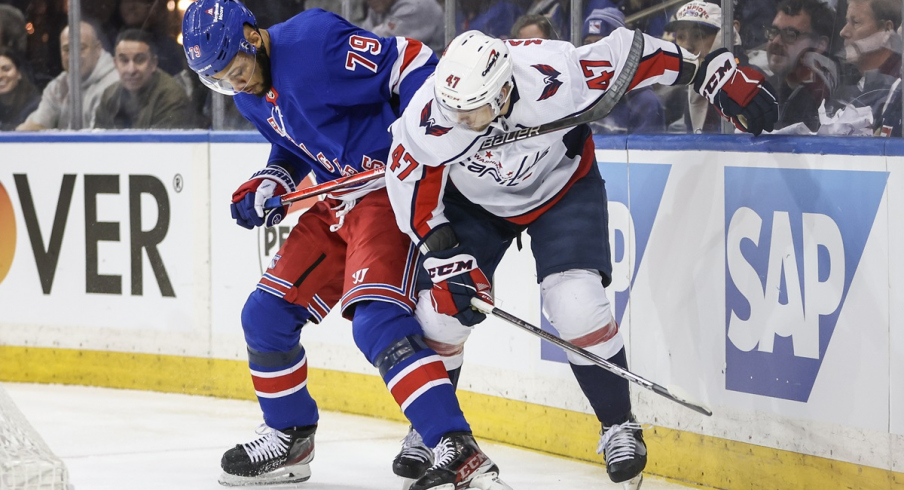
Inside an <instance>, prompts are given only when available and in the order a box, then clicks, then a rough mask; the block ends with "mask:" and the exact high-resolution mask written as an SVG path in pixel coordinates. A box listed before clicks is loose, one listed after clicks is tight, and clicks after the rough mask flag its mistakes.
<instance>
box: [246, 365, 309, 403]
mask: <svg viewBox="0 0 904 490" xmlns="http://www.w3.org/2000/svg"><path fill="white" fill-rule="evenodd" d="M251 380H252V382H253V383H254V391H257V392H260V393H270V394H273V393H279V392H281V391H286V390H289V389H292V388H295V387H296V386H300V385H301V384H302V383H304V382H305V381H307V380H308V360H307V357H305V358H304V360H303V361H302V365H301V367H299V368H298V369H296V370H295V371H292V372H291V373H287V374H284V375H282V376H276V377H274V378H264V377H261V376H255V375H254V374H253V373H252V374H251Z"/></svg>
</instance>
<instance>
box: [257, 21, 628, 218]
mask: <svg viewBox="0 0 904 490" xmlns="http://www.w3.org/2000/svg"><path fill="white" fill-rule="evenodd" d="M643 46H644V40H643V33H642V32H641V31H640V29H635V30H634V40H633V41H632V43H631V49H630V51H629V52H628V57H627V59H626V60H625V66H624V68H622V71H621V73H619V74H618V76H617V77H616V78H615V81H614V82H612V85H611V86H610V87H609V90H607V91H606V93H605V94H603V96H602V97H600V100H599V101H598V102H597V103H596V104H595V105H593V106H592V107H590V108H589V109H588V110H586V111H584V112H582V113H580V114H578V115H576V116H569V117H563V118H562V119H557V120H555V121H552V122H549V123H546V124H541V125H539V126H534V127H531V128H523V129H517V130H515V131H510V132H508V133H505V134H501V135H499V136H493V137H491V138H487V139H485V140H484V141H483V142H482V143H481V144H480V149H481V150H486V149H488V148H496V147H498V146H502V145H505V144H508V143H511V142H514V141H520V140H523V139H527V138H533V137H534V136H540V135H541V134H546V133H551V132H553V131H558V130H560V129H565V128H569V127H572V126H578V125H581V124H585V123H589V122H591V121H596V120H597V119H602V118H604V117H606V116H607V115H608V114H609V113H610V112H611V111H612V108H613V107H615V104H617V103H618V101H619V100H621V98H622V97H624V95H625V93H626V92H627V91H628V87H629V86H630V85H631V81H632V80H634V75H635V74H636V73H637V67H638V66H640V59H641V58H642V57H643ZM385 172H386V169H385V168H382V167H381V168H376V169H373V170H368V171H365V172H361V173H358V174H355V175H350V176H348V177H342V178H340V179H336V180H332V181H330V182H324V183H322V184H319V185H315V186H311V187H308V188H305V189H301V190H297V191H295V192H290V193H289V194H283V195H282V196H278V197H271V198H270V199H267V202H266V203H264V208H266V209H273V208H278V207H281V206H286V205H288V204H289V203H293V202H295V201H300V200H302V199H307V198H309V197H314V196H319V195H321V194H327V193H329V192H332V191H334V190H337V189H342V188H344V187H349V186H352V185H355V184H361V183H364V182H370V181H371V180H376V179H379V178H382V177H383V175H384V174H385Z"/></svg>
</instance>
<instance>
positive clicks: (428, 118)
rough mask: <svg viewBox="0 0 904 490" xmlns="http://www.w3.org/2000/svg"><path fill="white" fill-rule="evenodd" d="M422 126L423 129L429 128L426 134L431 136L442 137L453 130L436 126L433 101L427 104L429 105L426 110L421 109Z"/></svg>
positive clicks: (425, 107)
mask: <svg viewBox="0 0 904 490" xmlns="http://www.w3.org/2000/svg"><path fill="white" fill-rule="evenodd" d="M420 126H421V127H422V128H427V129H426V130H425V134H428V135H430V136H442V135H444V134H446V133H448V132H449V131H451V130H452V128H447V127H443V126H439V125H437V124H436V121H435V120H434V119H433V101H432V100H431V101H430V102H427V105H425V106H424V108H423V109H421V124H420Z"/></svg>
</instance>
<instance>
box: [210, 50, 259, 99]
mask: <svg viewBox="0 0 904 490" xmlns="http://www.w3.org/2000/svg"><path fill="white" fill-rule="evenodd" d="M255 75H259V74H258V73H257V62H256V60H255V58H254V56H252V55H250V54H248V53H245V52H244V51H239V52H238V54H236V55H235V58H233V59H232V62H231V63H229V65H228V66H227V67H226V68H225V69H224V70H222V71H221V72H219V73H217V74H214V75H213V76H211V77H210V78H211V79H212V80H211V81H212V82H214V83H215V84H216V85H217V86H218V91H221V92H224V93H228V92H229V91H230V90H231V91H232V92H235V93H239V92H244V93H248V94H256V92H254V88H255V84H256V83H258V84H259V83H260V82H259V81H258V82H256V80H255ZM220 89H221V90H220Z"/></svg>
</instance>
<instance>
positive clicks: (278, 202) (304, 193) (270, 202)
mask: <svg viewBox="0 0 904 490" xmlns="http://www.w3.org/2000/svg"><path fill="white" fill-rule="evenodd" d="M385 173H386V167H378V168H375V169H372V170H365V171H364V172H360V173H357V174H354V175H349V176H347V177H342V178H339V179H336V180H331V181H329V182H324V183H322V184H317V185H312V186H310V187H305V188H304V189H299V190H297V191H295V192H290V193H288V194H283V195H281V196H275V197H271V198H270V199H267V200H266V201H265V202H264V208H265V209H274V208H278V207H282V206H288V205H289V204H291V203H293V202H295V201H301V200H302V199H307V198H309V197H315V196H319V195H321V194H328V193H330V192H333V191H335V190H338V189H344V188H346V187H351V186H353V185H356V184H363V183H365V182H370V181H371V180H377V179H380V178H383V175H384V174H385Z"/></svg>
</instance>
